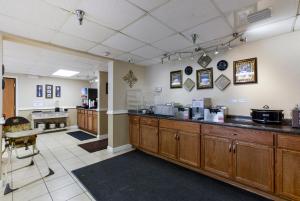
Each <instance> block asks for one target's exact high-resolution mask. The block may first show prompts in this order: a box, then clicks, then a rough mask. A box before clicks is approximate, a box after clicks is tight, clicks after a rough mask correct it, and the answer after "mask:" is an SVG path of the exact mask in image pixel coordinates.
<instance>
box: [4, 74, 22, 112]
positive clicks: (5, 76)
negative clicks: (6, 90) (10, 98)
mask: <svg viewBox="0 0 300 201" xmlns="http://www.w3.org/2000/svg"><path fill="white" fill-rule="evenodd" d="M4 78H8V79H14V80H15V85H16V86H15V115H16V116H18V115H19V111H18V108H19V102H18V99H19V93H18V86H19V85H18V77H17V76H12V75H4V76H3V79H4ZM2 107H3V105H2Z"/></svg>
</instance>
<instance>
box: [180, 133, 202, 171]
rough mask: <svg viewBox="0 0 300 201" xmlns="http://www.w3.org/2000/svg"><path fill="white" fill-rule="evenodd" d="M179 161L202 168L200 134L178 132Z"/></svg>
mask: <svg viewBox="0 0 300 201" xmlns="http://www.w3.org/2000/svg"><path fill="white" fill-rule="evenodd" d="M178 134H179V135H178V136H179V141H178V159H179V161H181V162H183V163H186V164H188V165H192V166H195V167H199V166H200V134H199V133H192V132H183V131H179V132H178Z"/></svg>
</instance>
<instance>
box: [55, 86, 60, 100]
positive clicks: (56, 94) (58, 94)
mask: <svg viewBox="0 0 300 201" xmlns="http://www.w3.org/2000/svg"><path fill="white" fill-rule="evenodd" d="M55 97H61V86H55Z"/></svg>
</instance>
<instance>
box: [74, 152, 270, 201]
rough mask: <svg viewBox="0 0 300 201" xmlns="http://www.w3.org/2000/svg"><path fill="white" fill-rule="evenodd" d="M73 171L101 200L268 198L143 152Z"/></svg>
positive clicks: (238, 200) (235, 200)
mask: <svg viewBox="0 0 300 201" xmlns="http://www.w3.org/2000/svg"><path fill="white" fill-rule="evenodd" d="M72 172H73V173H74V174H75V175H76V177H77V178H78V179H79V180H80V181H81V183H82V184H83V185H84V186H85V187H86V188H87V190H88V191H89V192H90V193H91V194H92V195H93V197H94V198H95V199H96V200H101V201H108V200H109V201H120V200H122V201H202V200H203V201H254V200H262V201H265V200H267V199H265V198H263V197H260V196H258V195H255V194H253V193H250V192H247V191H245V190H242V189H239V188H236V187H233V186H231V185H229V184H226V183H223V182H220V181H217V180H214V179H211V178H209V177H207V176H204V175H201V174H199V173H196V172H193V171H191V170H188V169H186V168H183V167H180V166H178V165H175V164H172V163H170V162H167V161H164V160H162V159H159V158H156V157H153V156H150V155H148V154H145V153H143V152H141V151H132V152H129V153H126V154H123V155H120V156H117V157H114V158H111V159H108V160H105V161H101V162H98V163H95V164H92V165H90V166H86V167H83V168H80V169H77V170H74V171H72Z"/></svg>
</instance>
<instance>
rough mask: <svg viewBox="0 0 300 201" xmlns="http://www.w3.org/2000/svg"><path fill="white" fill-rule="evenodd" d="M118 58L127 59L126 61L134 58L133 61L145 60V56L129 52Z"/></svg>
mask: <svg viewBox="0 0 300 201" xmlns="http://www.w3.org/2000/svg"><path fill="white" fill-rule="evenodd" d="M116 59H118V60H122V61H126V62H128V61H129V60H133V63H138V62H141V61H143V60H145V58H143V57H140V56H137V55H134V54H129V53H127V54H122V55H120V56H117V57H116Z"/></svg>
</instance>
